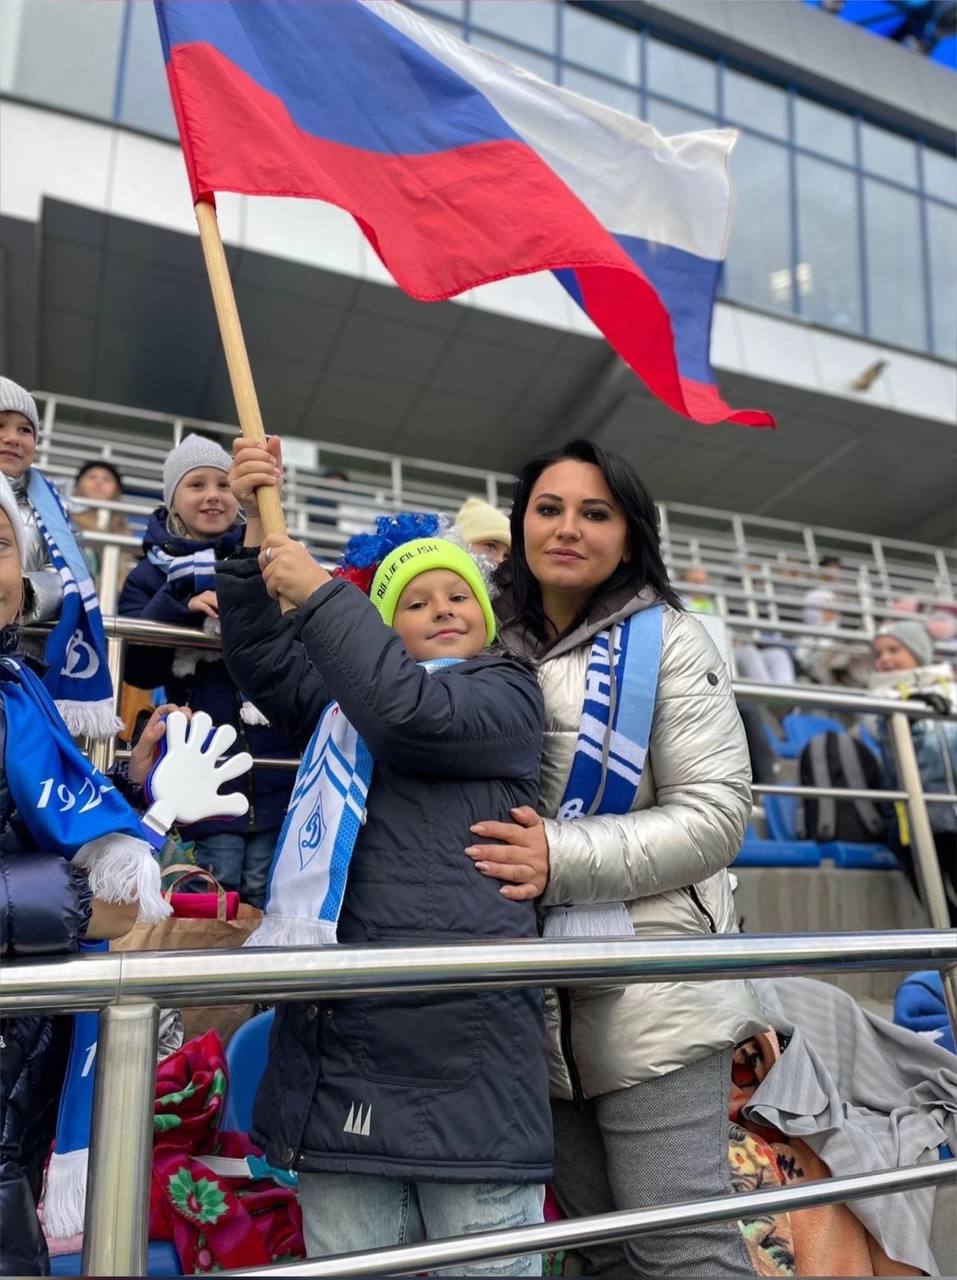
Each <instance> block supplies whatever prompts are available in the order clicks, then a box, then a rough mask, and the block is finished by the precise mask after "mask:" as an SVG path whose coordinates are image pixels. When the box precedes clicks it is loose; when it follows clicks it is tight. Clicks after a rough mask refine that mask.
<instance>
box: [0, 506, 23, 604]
mask: <svg viewBox="0 0 957 1280" xmlns="http://www.w3.org/2000/svg"><path fill="white" fill-rule="evenodd" d="M22 604H23V578H22V576H21V571H20V555H19V552H18V551H17V544H16V541H15V540H14V537H13V525H12V524H11V523H10V517H9V516H8V515H7V513H6V512H5V511H4V510H2V509H0V627H8V626H9V625H10V623H11V622H15V621H16V619H17V618H18V617H19V615H20V609H21V606H22Z"/></svg>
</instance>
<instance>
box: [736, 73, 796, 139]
mask: <svg viewBox="0 0 957 1280" xmlns="http://www.w3.org/2000/svg"><path fill="white" fill-rule="evenodd" d="M724 114H725V115H726V116H727V118H728V119H729V120H733V121H734V122H735V124H743V125H750V126H751V127H752V128H754V129H760V130H762V132H764V133H773V134H774V136H775V137H776V138H787V136H788V98H787V94H786V93H785V92H784V90H783V89H776V88H775V87H774V85H773V84H765V83H764V81H763V80H755V78H754V77H753V76H744V75H741V73H740V72H739V71H725V73H724Z"/></svg>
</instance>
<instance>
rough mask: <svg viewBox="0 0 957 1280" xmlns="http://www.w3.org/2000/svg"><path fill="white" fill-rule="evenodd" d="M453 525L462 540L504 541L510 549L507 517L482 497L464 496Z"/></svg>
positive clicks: (510, 536)
mask: <svg viewBox="0 0 957 1280" xmlns="http://www.w3.org/2000/svg"><path fill="white" fill-rule="evenodd" d="M455 527H456V529H457V530H458V531H459V533H460V534H461V535H462V541H463V542H466V543H472V542H504V543H505V545H506V546H507V547H508V548H509V550H511V547H512V530H511V527H510V526H509V523H508V517H507V516H503V515H502V513H501V511H497V510H496V509H495V507H493V506H492V505H491V503H489V502H486V501H485V500H484V498H466V499H465V501H464V502H463V503H462V506H461V507H460V509H459V513H458V515H457V516H456V517H455Z"/></svg>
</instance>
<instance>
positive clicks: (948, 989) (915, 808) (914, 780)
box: [887, 711, 957, 1036]
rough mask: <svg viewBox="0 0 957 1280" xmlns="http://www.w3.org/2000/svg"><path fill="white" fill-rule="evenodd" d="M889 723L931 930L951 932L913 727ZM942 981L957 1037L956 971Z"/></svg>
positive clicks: (896, 718)
mask: <svg viewBox="0 0 957 1280" xmlns="http://www.w3.org/2000/svg"><path fill="white" fill-rule="evenodd" d="M887 720H888V725H889V728H890V734H891V743H892V745H893V748H894V760H895V763H896V765H897V776H898V778H899V779H900V784H901V786H902V787H903V789H904V790H905V791H906V792H907V818H908V824H909V827H910V838H911V849H912V850H913V853H914V870H915V871H916V873H917V883H918V884H919V885H920V888H921V897H922V898H923V901H924V907H925V909H926V911H927V916H928V918H929V920H930V923H931V925H932V927H933V928H935V929H949V928H950V927H951V926H950V912H949V910H948V907H947V894H946V893H945V891H944V881H943V879H942V877H941V874H940V864H939V863H938V861H937V847H936V845H935V843H934V832H933V829H932V828H931V825H930V817H929V815H928V813H927V803H926V801H925V799H924V787H923V784H922V783H921V778H920V768H919V766H918V764H917V753H916V752H915V750H914V739H913V738H912V737H911V731H910V723H909V721H908V719H907V716H905V715H904V714H903V713H902V712H899V711H898V712H895V713H894V714H892V715H889V716H888V717H887ZM941 978H942V981H943V987H944V998H945V1000H946V1002H947V1012H948V1015H949V1017H950V1025H951V1029H952V1030H953V1032H954V1035H955V1036H957V970H955V969H947V970H945V971H944V972H943V974H942V975H941Z"/></svg>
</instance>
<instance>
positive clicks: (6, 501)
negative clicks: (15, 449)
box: [0, 471, 27, 566]
mask: <svg viewBox="0 0 957 1280" xmlns="http://www.w3.org/2000/svg"><path fill="white" fill-rule="evenodd" d="M0 511H5V512H6V513H7V518H8V519H9V521H10V523H11V525H13V540H14V542H15V543H16V544H17V551H18V553H19V555H20V564H21V566H22V565H23V563H24V561H25V560H26V543H27V535H26V532H25V530H24V528H23V520H22V519H21V517H20V508H19V507H18V506H17V499H16V494H15V493H14V492H13V489H12V488H11V486H10V481H9V480H8V479H7V477H6V476H5V475H4V474H3V472H2V471H0Z"/></svg>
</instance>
